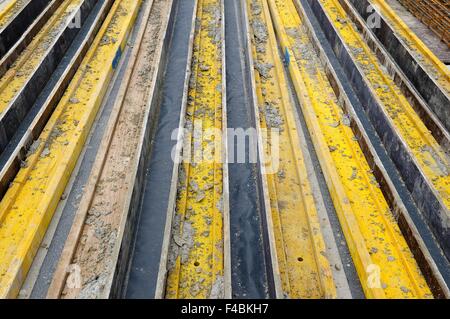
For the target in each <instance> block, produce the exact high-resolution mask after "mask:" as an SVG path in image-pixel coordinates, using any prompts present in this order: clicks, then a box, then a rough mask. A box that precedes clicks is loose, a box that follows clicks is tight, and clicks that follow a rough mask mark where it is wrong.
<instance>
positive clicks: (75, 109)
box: [0, 0, 141, 298]
mask: <svg viewBox="0 0 450 319" xmlns="http://www.w3.org/2000/svg"><path fill="white" fill-rule="evenodd" d="M140 3H141V1H133V0H121V1H116V2H115V3H114V5H113V7H112V9H111V12H110V13H109V15H108V17H107V18H106V20H105V22H104V24H103V26H102V28H101V30H100V31H99V34H98V35H97V37H96V39H95V40H94V43H93V45H92V48H91V49H90V50H89V51H88V53H87V55H86V57H85V59H84V60H83V62H82V65H81V66H80V68H79V70H78V72H77V73H76V74H75V76H74V78H73V80H72V82H71V83H70V85H69V87H68V89H67V90H66V92H65V94H64V96H63V98H62V99H61V101H60V103H59V104H58V106H57V108H56V110H55V112H54V113H53V115H52V117H51V118H50V120H49V122H48V123H47V125H46V127H45V128H44V131H43V132H42V134H41V136H40V138H39V140H38V141H39V142H38V143H36V144H38V145H37V147H35V149H34V152H33V154H31V155H30V156H29V157H28V159H27V167H25V168H22V169H21V170H20V171H19V173H18V175H17V176H16V178H15V180H14V182H13V183H12V185H11V187H10V189H9V190H8V192H7V193H6V195H5V197H4V198H3V200H2V202H1V203H0V216H2V218H1V225H0V297H2V298H5V297H15V296H16V295H17V293H18V291H19V289H20V286H21V284H22V282H23V280H24V279H25V276H26V274H27V271H28V269H29V267H30V265H31V262H32V259H33V257H34V255H35V253H36V250H37V248H38V246H39V244H40V242H41V239H42V237H43V236H44V234H45V231H46V228H47V226H48V224H49V222H50V220H51V218H52V216H53V213H54V211H55V209H56V206H57V204H58V202H59V199H60V197H61V194H62V192H63V191H64V188H65V186H66V184H67V181H68V179H69V177H70V175H71V172H72V170H73V168H74V166H75V163H76V161H77V159H78V156H79V154H80V152H81V149H82V147H83V144H84V142H85V140H86V137H87V135H88V133H89V130H90V128H91V126H92V122H93V120H94V118H95V116H96V113H97V111H98V108H99V106H100V104H101V101H102V98H103V96H104V94H105V92H106V89H107V87H108V84H109V82H110V79H111V77H112V74H113V72H114V70H113V67H112V63H113V61H114V59H115V58H117V57H118V53H120V52H121V50H122V49H123V47H124V45H125V43H126V39H127V36H128V34H129V31H130V29H131V27H132V25H133V22H134V20H135V17H136V14H137V11H138V8H139V5H140Z"/></svg>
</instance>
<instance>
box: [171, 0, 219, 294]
mask: <svg viewBox="0 0 450 319" xmlns="http://www.w3.org/2000/svg"><path fill="white" fill-rule="evenodd" d="M221 11H222V1H221V0H200V1H199V2H198V9H197V29H196V32H195V38H194V54H193V60H192V61H193V62H192V75H191V79H190V83H191V85H190V89H189V101H188V105H187V109H186V129H187V130H188V131H189V132H188V133H187V135H188V136H187V138H186V141H187V142H186V144H185V145H184V148H185V150H184V152H185V153H184V154H191V155H192V157H193V161H194V162H195V164H189V162H184V163H182V164H181V166H180V171H179V185H178V193H177V204H176V212H175V217H174V224H173V226H174V229H173V237H174V238H173V239H172V245H171V248H170V250H171V252H170V256H171V257H169V274H168V278H167V288H166V298H208V297H210V296H211V293H212V292H213V293H214V292H215V291H216V289H218V290H221V291H222V289H223V282H224V277H223V276H224V264H223V257H224V256H223V254H224V251H223V245H224V243H223V234H224V233H223V202H222V195H223V194H222V193H223V174H222V173H223V172H222V164H220V160H221V157H220V156H221V152H222V151H221V147H222V146H221V145H222V139H221V136H220V135H219V134H216V135H208V132H209V133H211V132H212V131H211V129H216V130H218V132H219V133H220V132H221V130H222V92H221V86H222V74H223V72H224V70H223V69H222V54H224V52H222V50H221V46H222V38H221V36H220V35H221V32H222V31H221V30H222V29H221V28H222V19H223V17H221ZM199 125H201V128H199V132H201V133H202V137H201V138H199V139H196V140H195V141H194V140H193V134H194V133H193V131H192V127H193V126H196V127H200V126H199ZM190 147H192V150H190V149H189V148H190ZM201 152H204V154H213V155H212V157H211V158H210V159H209V160H197V159H196V158H195V157H196V156H198V155H200V153H201ZM215 297H217V296H215Z"/></svg>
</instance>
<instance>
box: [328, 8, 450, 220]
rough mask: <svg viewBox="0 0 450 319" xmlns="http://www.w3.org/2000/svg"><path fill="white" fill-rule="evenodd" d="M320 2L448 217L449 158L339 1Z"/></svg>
mask: <svg viewBox="0 0 450 319" xmlns="http://www.w3.org/2000/svg"><path fill="white" fill-rule="evenodd" d="M320 2H321V3H322V6H323V8H324V10H325V12H326V14H327V15H328V17H329V18H330V20H331V21H332V23H333V24H334V26H335V28H336V30H337V31H338V34H339V35H340V37H341V39H342V40H343V42H344V43H345V45H346V47H347V48H348V51H349V53H350V55H351V56H352V58H353V60H354V61H355V62H356V64H357V65H358V67H359V68H360V70H362V72H363V75H364V76H365V78H366V80H367V82H368V84H369V86H370V87H371V89H372V91H373V92H375V94H376V97H377V99H378V101H379V103H380V105H381V106H382V107H383V109H384V112H385V113H386V114H387V115H388V118H389V121H390V123H391V124H392V125H393V127H394V128H395V130H396V132H397V133H398V135H399V136H400V137H401V139H402V140H403V141H404V143H405V145H406V146H407V148H408V149H409V151H410V152H411V154H412V155H413V157H414V159H415V161H416V163H417V164H418V166H419V167H420V169H421V171H422V172H423V174H424V175H425V177H426V178H427V179H428V181H429V182H430V184H431V185H432V186H433V187H434V189H435V191H436V192H437V194H438V197H440V199H441V200H442V202H443V203H444V205H445V206H446V208H447V211H446V212H445V213H446V214H447V215H448V216H450V159H449V158H448V157H447V155H446V154H445V152H444V150H443V149H442V147H441V146H440V145H439V143H438V142H437V141H436V140H435V139H434V137H433V136H432V134H431V133H430V131H429V130H428V129H427V127H426V126H425V124H424V123H423V122H422V120H421V119H420V117H419V116H418V115H417V113H415V111H414V109H413V107H412V106H411V105H410V104H409V102H408V100H407V99H406V97H405V96H404V95H403V93H402V92H401V90H400V88H399V87H398V86H397V85H396V84H395V83H394V81H393V80H392V79H391V77H390V76H389V74H388V73H387V71H386V70H385V69H383V67H382V65H381V64H380V63H379V61H378V59H377V57H376V56H375V54H374V53H373V52H372V51H371V50H370V48H369V47H368V45H367V44H366V43H365V41H364V39H363V38H362V36H361V35H360V34H359V33H358V32H357V30H356V29H355V27H354V26H353V25H352V24H351V23H350V20H349V19H347V16H346V13H345V11H344V9H343V8H342V7H341V5H340V4H339V1H337V0H320Z"/></svg>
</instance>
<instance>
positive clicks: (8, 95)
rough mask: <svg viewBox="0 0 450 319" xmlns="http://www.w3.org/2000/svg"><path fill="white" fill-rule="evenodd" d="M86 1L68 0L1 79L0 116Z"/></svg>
mask: <svg viewBox="0 0 450 319" xmlns="http://www.w3.org/2000/svg"><path fill="white" fill-rule="evenodd" d="M83 1H84V0H66V1H64V2H63V3H62V5H61V6H60V7H59V8H58V9H57V10H56V12H55V13H54V14H53V15H52V17H51V18H50V19H49V21H48V22H47V23H46V24H45V25H44V27H43V28H42V30H40V32H39V33H38V34H37V35H36V37H34V39H33V41H32V42H31V43H30V45H28V47H27V48H26V49H25V50H24V51H23V52H22V53H21V54H20V56H19V57H18V58H17V60H16V61H15V62H14V63H13V65H11V67H10V68H9V70H8V71H7V72H6V73H5V74H4V75H3V77H2V78H1V79H0V116H2V114H5V111H6V110H7V109H8V107H10V105H11V103H12V102H13V101H14V99H15V98H17V96H18V94H19V93H20V91H21V89H22V88H23V86H24V85H25V84H26V83H27V82H28V81H29V80H30V78H31V77H32V75H33V73H34V72H35V71H36V70H37V68H38V67H39V65H40V64H41V63H42V61H43V60H44V58H45V57H46V56H47V52H48V50H49V48H50V47H51V46H52V45H53V44H54V43H55V41H56V40H57V38H58V35H59V34H60V33H61V32H62V31H63V30H64V26H65V25H67V24H69V23H70V22H71V21H72V18H73V16H74V14H75V13H76V12H77V11H78V9H79V8H80V5H81V4H82V3H83Z"/></svg>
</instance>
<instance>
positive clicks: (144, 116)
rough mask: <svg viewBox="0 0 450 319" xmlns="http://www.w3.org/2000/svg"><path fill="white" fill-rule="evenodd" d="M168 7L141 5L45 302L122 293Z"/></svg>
mask: <svg viewBox="0 0 450 319" xmlns="http://www.w3.org/2000/svg"><path fill="white" fill-rule="evenodd" d="M173 3H174V2H173V1H163V0H153V1H146V2H144V4H143V12H142V16H141V17H140V19H141V22H140V24H139V25H138V26H137V27H136V28H137V30H138V31H137V32H138V33H137V36H136V39H135V41H136V42H137V43H138V45H136V46H133V51H132V53H131V57H130V59H129V62H128V65H127V69H126V70H127V71H126V74H125V75H124V77H123V79H122V82H121V88H120V92H119V94H118V98H117V99H116V103H115V105H114V108H113V111H112V114H111V115H110V119H109V122H108V129H107V132H106V133H105V135H104V138H103V140H102V144H101V146H100V148H99V152H98V153H97V157H96V161H95V165H94V167H93V170H92V171H91V178H90V180H89V182H88V184H87V186H86V187H85V189H84V197H83V198H82V199H81V205H80V206H79V207H78V209H77V213H76V214H75V216H76V217H75V221H74V223H73V226H72V228H71V231H70V233H69V236H68V239H67V241H66V244H65V247H64V250H63V252H62V255H61V257H60V259H59V264H58V267H57V270H56V271H55V274H54V276H53V281H52V284H51V286H50V288H49V291H48V294H47V297H48V298H107V297H115V296H116V297H117V296H121V295H122V294H123V291H122V290H123V287H124V286H125V282H124V281H125V277H126V273H127V270H128V264H129V258H130V249H131V248H132V244H131V243H132V237H133V233H134V229H135V227H136V220H137V216H136V210H137V208H136V207H132V205H135V204H136V198H139V196H140V195H139V193H136V189H137V188H135V187H134V184H135V183H138V181H139V180H140V178H139V176H138V175H137V174H138V173H137V172H138V169H139V168H140V167H141V166H142V165H143V164H142V161H143V160H144V154H146V153H147V151H148V150H147V148H148V147H149V145H148V144H149V143H148V141H149V140H150V139H151V132H152V127H153V124H152V123H153V121H154V117H155V114H157V109H158V105H157V103H158V90H159V84H160V82H161V76H162V72H163V70H164V67H163V66H164V64H165V57H166V48H167V45H168V41H169V39H170V37H169V36H170V29H169V25H171V23H172V22H173V21H172V19H173V14H174V12H173ZM143 70H146V71H145V72H143ZM124 137H126V139H124ZM124 176H126V178H124ZM92 234H102V236H95V235H94V236H92ZM111 243H114V244H111ZM99 256H102V258H100V257H99ZM119 256H120V257H119ZM73 265H78V266H79V270H80V272H79V273H80V275H81V277H82V278H83V280H82V285H81V287H77V288H75V287H71V286H70V274H71V273H70V270H71V267H73ZM111 265H113V266H112V267H111ZM68 280H69V284H68Z"/></svg>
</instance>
